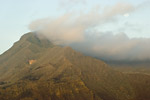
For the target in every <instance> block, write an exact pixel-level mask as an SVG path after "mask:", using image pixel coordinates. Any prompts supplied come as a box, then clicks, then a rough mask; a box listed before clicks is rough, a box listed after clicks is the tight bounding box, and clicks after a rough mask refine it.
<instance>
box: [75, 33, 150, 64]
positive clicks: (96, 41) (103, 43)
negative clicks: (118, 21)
mask: <svg viewBox="0 0 150 100" xmlns="http://www.w3.org/2000/svg"><path fill="white" fill-rule="evenodd" d="M99 34H101V35H100V36H94V37H93V39H91V38H90V36H89V37H88V38H86V41H85V42H84V43H80V44H73V47H74V48H75V49H77V50H79V51H81V52H83V53H85V54H87V55H90V56H94V57H97V58H101V59H104V60H110V61H112V60H114V61H143V60H150V54H149V51H150V48H149V46H148V45H149V43H150V38H132V39H130V38H129V37H128V36H127V35H126V34H125V33H120V34H117V35H113V33H112V32H106V33H99ZM81 48H82V49H81Z"/></svg>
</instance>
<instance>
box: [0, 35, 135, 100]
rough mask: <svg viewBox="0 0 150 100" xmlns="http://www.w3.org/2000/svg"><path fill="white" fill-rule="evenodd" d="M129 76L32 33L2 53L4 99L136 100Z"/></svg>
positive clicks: (0, 67)
mask: <svg viewBox="0 0 150 100" xmlns="http://www.w3.org/2000/svg"><path fill="white" fill-rule="evenodd" d="M128 79H129V78H128V76H127V75H124V74H122V73H121V72H118V71H114V70H113V69H112V68H110V67H108V66H107V64H105V63H104V62H102V61H100V60H97V59H94V58H91V57H88V56H84V55H82V54H81V53H79V52H76V51H74V50H73V49H71V48H70V47H61V46H56V45H54V44H52V43H51V42H50V41H49V40H46V39H44V38H39V37H38V36H37V34H35V33H28V34H25V35H24V36H22V38H21V39H20V40H19V41H18V42H16V43H15V44H14V46H13V47H12V48H10V49H9V50H8V51H6V52H5V53H4V54H2V55H1V56H0V100H136V93H135V89H134V87H133V86H132V83H131V82H130V80H128Z"/></svg>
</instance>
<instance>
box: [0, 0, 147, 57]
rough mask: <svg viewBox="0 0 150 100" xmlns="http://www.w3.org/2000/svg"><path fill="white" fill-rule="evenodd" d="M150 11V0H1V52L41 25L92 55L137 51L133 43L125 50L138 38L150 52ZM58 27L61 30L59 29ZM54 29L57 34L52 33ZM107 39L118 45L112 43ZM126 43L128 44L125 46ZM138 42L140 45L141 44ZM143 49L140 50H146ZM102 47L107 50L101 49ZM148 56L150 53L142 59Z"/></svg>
mask: <svg viewBox="0 0 150 100" xmlns="http://www.w3.org/2000/svg"><path fill="white" fill-rule="evenodd" d="M149 12H150V1H149V0H0V54H2V53H3V52H4V51H6V50H8V49H9V48H10V47H11V46H12V45H13V43H14V42H16V41H18V40H19V39H20V37H21V36H22V35H23V34H25V33H27V32H30V31H36V30H39V28H41V27H44V28H43V29H40V31H41V32H43V34H44V35H46V36H48V37H49V39H50V40H52V39H53V41H55V42H61V43H62V42H63V43H62V44H65V45H66V44H67V45H69V46H72V47H73V48H75V49H77V50H79V51H81V52H82V51H86V50H85V49H84V48H81V49H79V48H80V47H83V46H84V47H85V48H86V47H87V48H92V49H89V50H88V51H86V53H88V54H89V55H90V54H91V52H98V55H100V56H101V57H103V58H106V59H107V56H109V57H110V56H111V58H113V57H116V56H114V55H116V54H117V53H118V52H119V53H120V55H121V56H125V55H131V53H132V54H133V52H134V50H133V49H135V48H133V46H132V50H130V51H129V49H127V51H126V52H125V51H123V50H122V49H126V48H129V47H130V49H131V46H130V45H131V44H134V43H135V41H136V46H134V47H136V48H137V47H138V46H140V47H141V48H143V49H144V50H145V49H146V51H147V52H148V50H149V48H148V49H147V48H146V46H148V44H149V43H150V42H149V38H150V28H149V26H150V13H149ZM72 20H73V21H72ZM66 24H67V25H66ZM57 27H58V29H59V31H58V30H55V28H57ZM50 31H51V32H53V33H54V32H56V34H55V35H54V34H51V33H49V32H50ZM85 32H86V35H85ZM57 33H61V35H60V34H57ZM70 33H71V34H70ZM83 34H84V35H83ZM56 35H57V36H56ZM72 37H73V38H72ZM97 37H99V38H97ZM102 37H103V38H102ZM105 37H107V38H105ZM118 37H119V38H118ZM107 39H109V41H110V42H111V43H112V42H113V43H114V44H111V43H109V42H108V40H107ZM122 39H123V40H122ZM56 40H57V41H56ZM93 40H97V41H94V42H93ZM102 40H103V41H102ZM81 41H82V43H81ZM83 41H84V42H83ZM85 41H86V42H85ZM89 41H92V42H90V44H91V45H92V46H87V44H88V43H89ZM114 41H116V42H114ZM123 41H126V42H123ZM137 41H138V42H137ZM139 41H140V42H139ZM145 41H148V42H145ZM77 42H80V43H77ZM118 42H119V43H120V44H118ZM122 42H123V43H124V44H125V45H126V46H125V45H123V47H121V45H122V44H123V43H122ZM138 43H140V44H139V45H137V44H138ZM145 43H147V44H146V45H145ZM79 44H80V45H79ZM81 44H82V45H81ZM104 44H105V46H104ZM99 45H102V47H103V48H100V46H99ZM110 45H111V46H110ZM112 46H115V47H116V48H121V49H115V50H112V51H113V53H112V51H111V52H110V51H109V49H110V47H111V48H112ZM108 47H109V48H108ZM141 48H140V50H139V51H138V52H137V53H141V52H145V51H144V50H143V49H141ZM91 50H94V51H91ZM100 50H101V51H103V52H99V51H100ZM107 50H108V52H106V51H107ZM104 51H105V52H104ZM89 52H90V53H89ZM114 52H115V53H114ZM127 52H128V53H127ZM147 52H146V53H147ZM106 54H107V55H106ZM91 55H93V54H91ZM94 55H97V53H95V54H94ZM134 55H136V53H135V54H134ZM142 55H143V54H142ZM144 55H147V54H144ZM138 56H141V55H138ZM129 57H130V56H128V57H125V58H122V59H129ZM135 58H138V57H137V56H133V58H132V59H135ZM146 58H150V56H149V55H148V56H147V57H145V56H144V57H143V58H139V59H146ZM109 59H110V58H109ZM116 59H120V57H119V58H116Z"/></svg>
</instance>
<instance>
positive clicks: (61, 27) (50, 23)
mask: <svg viewBox="0 0 150 100" xmlns="http://www.w3.org/2000/svg"><path fill="white" fill-rule="evenodd" d="M134 10H135V7H133V6H132V5H130V4H124V3H118V4H116V5H114V6H112V7H108V8H106V9H105V10H104V11H103V12H99V8H97V7H96V8H94V9H92V10H91V11H90V12H88V13H80V14H74V13H69V14H65V15H63V16H60V17H58V18H55V19H51V18H45V19H39V20H36V21H33V22H32V23H31V24H30V25H29V29H30V30H31V31H37V32H38V33H41V34H43V35H44V36H45V37H47V38H48V39H49V40H50V41H52V42H55V43H59V44H62V45H69V46H72V47H73V48H75V49H77V50H79V51H81V52H83V53H85V54H88V55H91V56H94V57H99V58H103V59H107V60H117V61H120V60H129V61H136V60H147V59H150V53H149V51H150V48H149V44H150V39H149V38H148V39H146V38H133V39H130V38H129V37H128V36H127V35H126V34H125V33H121V34H117V35H113V34H112V33H111V32H105V33H103V32H97V31H95V28H97V26H99V25H103V24H105V23H110V22H113V21H114V20H117V16H119V15H125V14H127V13H130V12H132V11H134ZM108 28H109V27H108Z"/></svg>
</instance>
